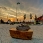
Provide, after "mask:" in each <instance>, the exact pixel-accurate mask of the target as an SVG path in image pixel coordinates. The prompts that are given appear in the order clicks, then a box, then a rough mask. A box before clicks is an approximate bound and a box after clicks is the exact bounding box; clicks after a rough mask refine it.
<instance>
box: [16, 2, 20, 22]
mask: <svg viewBox="0 0 43 43" xmlns="http://www.w3.org/2000/svg"><path fill="white" fill-rule="evenodd" d="M18 4H20V3H19V2H18V3H17V5H18ZM16 20H17V21H18V19H17V6H16Z"/></svg>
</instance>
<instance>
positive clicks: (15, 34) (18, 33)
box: [9, 28, 33, 40]
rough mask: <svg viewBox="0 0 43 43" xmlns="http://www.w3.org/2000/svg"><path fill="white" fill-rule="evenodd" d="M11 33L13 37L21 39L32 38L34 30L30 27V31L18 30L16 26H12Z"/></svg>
mask: <svg viewBox="0 0 43 43" xmlns="http://www.w3.org/2000/svg"><path fill="white" fill-rule="evenodd" d="M9 31H10V35H11V37H13V38H20V39H25V40H31V39H32V35H33V31H32V30H31V29H30V30H28V31H18V30H16V28H12V29H10V30H9Z"/></svg>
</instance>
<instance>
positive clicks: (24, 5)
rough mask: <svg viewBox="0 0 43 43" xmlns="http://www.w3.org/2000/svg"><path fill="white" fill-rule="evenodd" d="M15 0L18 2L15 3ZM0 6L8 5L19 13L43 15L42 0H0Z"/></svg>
mask: <svg viewBox="0 0 43 43" xmlns="http://www.w3.org/2000/svg"><path fill="white" fill-rule="evenodd" d="M17 2H20V4H19V5H17ZM0 6H6V7H10V8H12V9H14V10H16V8H17V11H20V13H24V14H27V17H28V15H29V14H30V13H32V14H33V15H34V14H36V15H37V16H41V15H43V0H0Z"/></svg>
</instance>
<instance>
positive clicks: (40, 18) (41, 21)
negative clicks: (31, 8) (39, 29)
mask: <svg viewBox="0 0 43 43" xmlns="http://www.w3.org/2000/svg"><path fill="white" fill-rule="evenodd" d="M37 20H38V21H39V22H40V23H41V24H43V15H42V16H40V17H38V18H37Z"/></svg>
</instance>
